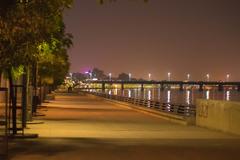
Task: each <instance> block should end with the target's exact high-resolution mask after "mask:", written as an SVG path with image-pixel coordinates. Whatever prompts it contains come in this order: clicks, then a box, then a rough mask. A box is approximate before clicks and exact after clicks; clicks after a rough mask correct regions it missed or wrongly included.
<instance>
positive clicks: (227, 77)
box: [226, 74, 230, 82]
mask: <svg viewBox="0 0 240 160" xmlns="http://www.w3.org/2000/svg"><path fill="white" fill-rule="evenodd" d="M229 78H230V74H227V75H226V81H227V82H228V81H229Z"/></svg>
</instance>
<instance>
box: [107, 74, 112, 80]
mask: <svg viewBox="0 0 240 160" xmlns="http://www.w3.org/2000/svg"><path fill="white" fill-rule="evenodd" d="M108 76H109V81H111V80H112V73H109V74H108Z"/></svg>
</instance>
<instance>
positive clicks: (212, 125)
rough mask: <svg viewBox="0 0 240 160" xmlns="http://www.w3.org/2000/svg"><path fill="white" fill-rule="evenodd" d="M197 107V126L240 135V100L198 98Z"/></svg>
mask: <svg viewBox="0 0 240 160" xmlns="http://www.w3.org/2000/svg"><path fill="white" fill-rule="evenodd" d="M196 107H197V110H196V125H197V126H201V127H206V128H209V129H216V130H220V131H223V132H228V133H233V134H238V135H240V102H229V101H218V100H202V99H198V100H197V103H196Z"/></svg>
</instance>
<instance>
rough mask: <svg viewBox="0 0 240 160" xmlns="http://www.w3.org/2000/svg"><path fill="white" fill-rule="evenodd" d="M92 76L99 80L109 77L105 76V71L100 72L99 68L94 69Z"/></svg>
mask: <svg viewBox="0 0 240 160" xmlns="http://www.w3.org/2000/svg"><path fill="white" fill-rule="evenodd" d="M92 76H93V77H94V78H97V79H99V80H104V79H106V78H107V76H106V75H105V74H104V71H103V70H100V69H98V68H93V70H92Z"/></svg>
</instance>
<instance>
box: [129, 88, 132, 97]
mask: <svg viewBox="0 0 240 160" xmlns="http://www.w3.org/2000/svg"><path fill="white" fill-rule="evenodd" d="M128 97H129V98H131V97H132V91H131V89H129V90H128Z"/></svg>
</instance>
